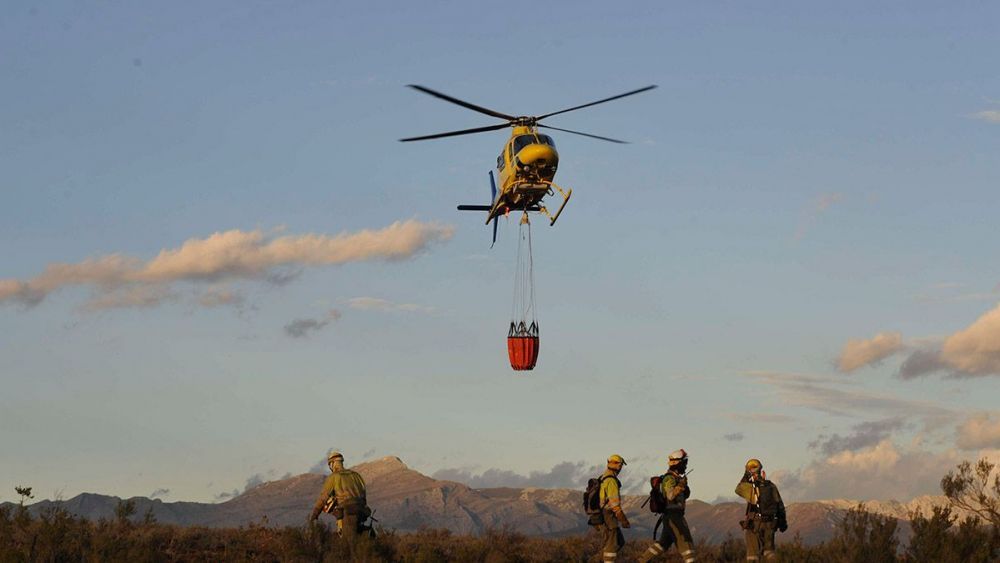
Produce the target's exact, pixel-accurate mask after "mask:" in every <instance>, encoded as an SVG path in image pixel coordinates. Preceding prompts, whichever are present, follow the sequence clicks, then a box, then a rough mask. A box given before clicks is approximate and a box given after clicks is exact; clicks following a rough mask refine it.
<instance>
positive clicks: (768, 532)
mask: <svg viewBox="0 0 1000 563" xmlns="http://www.w3.org/2000/svg"><path fill="white" fill-rule="evenodd" d="M736 494H737V495H739V496H740V497H742V498H743V499H744V500H746V501H747V510H746V519H745V520H743V521H741V522H740V526H741V527H742V528H743V530H744V537H745V538H746V542H747V561H760V560H762V559H763V560H764V561H777V560H778V554H777V553H776V552H775V549H774V534H775V531H781V532H784V531H785V530H787V529H788V520H787V519H786V517H785V503H784V502H782V500H781V493H779V492H778V487H777V485H775V484H774V483H772V482H771V481H768V480H767V475H766V474H765V473H764V466H763V465H762V464H761V463H760V460H759V459H750V460H748V461H747V463H746V466H745V468H744V471H743V478H742V479H740V482H739V484H738V485H736Z"/></svg>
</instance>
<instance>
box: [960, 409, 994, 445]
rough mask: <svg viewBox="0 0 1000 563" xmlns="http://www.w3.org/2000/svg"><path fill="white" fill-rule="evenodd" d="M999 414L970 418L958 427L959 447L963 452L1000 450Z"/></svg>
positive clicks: (985, 414)
mask: <svg viewBox="0 0 1000 563" xmlns="http://www.w3.org/2000/svg"><path fill="white" fill-rule="evenodd" d="M995 414H997V413H979V414H975V415H972V416H970V417H969V418H968V419H967V420H965V422H963V423H962V424H960V425H959V426H958V429H957V432H956V437H957V442H956V443H957V444H958V447H960V448H962V449H963V450H979V449H990V448H1000V417H997V418H994V415H995Z"/></svg>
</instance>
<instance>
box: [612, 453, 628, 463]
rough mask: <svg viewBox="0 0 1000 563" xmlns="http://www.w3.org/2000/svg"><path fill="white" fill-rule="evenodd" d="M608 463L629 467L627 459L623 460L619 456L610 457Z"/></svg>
mask: <svg viewBox="0 0 1000 563" xmlns="http://www.w3.org/2000/svg"><path fill="white" fill-rule="evenodd" d="M608 463H620V464H622V465H628V464H627V463H625V458H623V457H622V456H620V455H618V454H614V455H612V456H611V457H609V458H608Z"/></svg>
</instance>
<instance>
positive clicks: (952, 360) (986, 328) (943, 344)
mask: <svg viewBox="0 0 1000 563" xmlns="http://www.w3.org/2000/svg"><path fill="white" fill-rule="evenodd" d="M940 372H950V374H951V375H952V376H954V377H976V376H987V375H1000V306H997V307H996V308H994V309H993V310H991V311H988V312H986V313H985V314H983V315H982V316H981V317H979V318H978V319H976V321H975V322H974V323H972V324H971V325H969V326H968V327H967V328H965V329H963V330H960V331H958V332H956V333H954V334H952V335H951V336H948V337H947V338H945V339H944V341H937V342H934V341H931V342H928V343H925V344H923V345H921V346H919V347H917V348H916V349H915V350H914V351H913V352H912V353H911V354H910V355H909V356H908V357H907V358H906V360H905V361H904V362H903V364H902V366H900V368H899V376H900V377H901V378H903V379H913V378H915V377H920V376H924V375H929V374H931V373H940Z"/></svg>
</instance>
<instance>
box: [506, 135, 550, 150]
mask: <svg viewBox="0 0 1000 563" xmlns="http://www.w3.org/2000/svg"><path fill="white" fill-rule="evenodd" d="M527 145H549V146H551V147H554V146H556V144H555V143H554V142H553V141H552V137H549V136H548V135H521V136H519V137H516V138H515V139H514V154H517V153H519V152H521V149H523V148H524V147H525V146H527Z"/></svg>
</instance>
